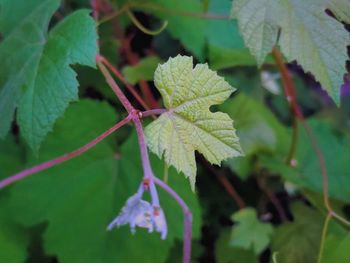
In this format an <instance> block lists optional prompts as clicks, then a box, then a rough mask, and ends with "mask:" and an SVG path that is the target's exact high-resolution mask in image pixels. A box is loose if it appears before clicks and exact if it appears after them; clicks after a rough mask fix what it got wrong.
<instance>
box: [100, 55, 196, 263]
mask: <svg viewBox="0 0 350 263" xmlns="http://www.w3.org/2000/svg"><path fill="white" fill-rule="evenodd" d="M98 65H99V67H100V69H101V72H102V74H103V75H104V77H105V78H106V81H107V83H108V84H109V85H110V86H111V88H112V89H113V90H114V92H115V93H116V95H117V96H118V98H119V99H120V100H121V102H122V104H123V105H124V107H125V108H126V109H127V111H128V112H129V116H131V120H132V121H133V123H134V124H135V128H136V132H137V138H138V143H139V146H140V153H141V161H142V167H143V171H144V181H145V182H147V183H148V184H149V187H150V191H151V195H152V202H153V204H154V205H157V204H158V206H159V199H158V193H157V191H156V188H155V186H154V183H156V184H157V185H159V186H160V187H161V188H163V189H164V190H165V191H166V192H168V193H169V195H170V196H172V197H173V198H174V199H175V201H176V202H177V203H178V204H179V205H180V206H181V207H182V210H183V213H184V217H185V221H184V247H183V263H189V262H190V259H191V240H192V213H191V211H190V209H189V208H188V206H187V205H186V203H185V202H184V201H183V200H182V199H181V197H180V196H179V195H178V194H177V193H176V192H175V191H174V190H173V189H172V188H171V187H169V186H168V185H167V184H165V183H164V182H162V181H161V180H159V179H158V178H157V177H155V176H154V175H153V171H152V168H151V164H150V160H149V155H148V150H147V145H146V140H145V134H144V131H143V128H142V123H141V120H140V118H142V117H143V116H144V115H147V116H149V115H152V114H155V113H163V112H164V111H166V110H165V109H155V110H151V111H146V112H140V111H138V110H136V109H135V108H134V107H133V106H132V105H131V103H130V102H129V101H128V99H127V98H126V97H125V95H124V94H123V93H122V91H121V89H120V88H119V86H118V84H117V83H116V82H115V81H114V79H113V78H112V76H111V75H110V74H109V72H108V70H107V69H106V68H105V67H104V65H103V63H102V62H100V61H99V64H98Z"/></svg>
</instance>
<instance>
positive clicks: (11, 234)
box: [0, 200, 28, 263]
mask: <svg viewBox="0 0 350 263" xmlns="http://www.w3.org/2000/svg"><path fill="white" fill-rule="evenodd" d="M1 201H2V200H0V206H1ZM6 213H8V211H6V209H5V210H4V209H3V208H2V209H1V213H0V225H1V228H0V247H1V249H0V262H6V263H22V262H24V261H25V259H26V258H27V245H28V236H27V232H26V231H24V230H23V229H22V228H21V227H18V226H17V225H16V224H15V223H13V222H11V220H9V219H8V218H6Z"/></svg>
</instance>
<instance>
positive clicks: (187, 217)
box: [153, 177, 192, 263]
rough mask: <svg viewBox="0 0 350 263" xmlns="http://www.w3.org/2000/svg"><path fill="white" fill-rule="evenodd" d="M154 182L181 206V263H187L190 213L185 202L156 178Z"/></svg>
mask: <svg viewBox="0 0 350 263" xmlns="http://www.w3.org/2000/svg"><path fill="white" fill-rule="evenodd" d="M153 180H154V182H155V183H156V184H157V185H158V186H159V187H161V188H163V189H164V190H165V191H166V192H167V193H168V194H169V195H171V197H172V198H174V200H175V201H176V202H177V203H178V204H179V205H180V206H181V208H182V211H183V213H184V237H183V239H184V240H183V242H184V244H183V256H182V262H183V263H189V262H190V261H191V240H192V213H191V210H190V209H189V207H188V206H187V205H186V203H185V201H184V200H182V198H181V197H180V196H179V195H178V194H177V193H176V192H175V191H174V190H173V189H172V188H170V186H169V185H167V184H166V183H164V182H163V181H162V180H160V179H159V178H157V177H153Z"/></svg>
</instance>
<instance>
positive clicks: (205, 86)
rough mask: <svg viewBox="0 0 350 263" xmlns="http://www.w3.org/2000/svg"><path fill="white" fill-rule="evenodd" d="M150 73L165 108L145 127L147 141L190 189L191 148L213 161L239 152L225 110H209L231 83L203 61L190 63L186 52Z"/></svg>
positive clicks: (193, 164) (193, 167)
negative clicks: (195, 64) (178, 173)
mask: <svg viewBox="0 0 350 263" xmlns="http://www.w3.org/2000/svg"><path fill="white" fill-rule="evenodd" d="M154 79H155V85H156V87H157V89H158V90H159V92H160V93H161V95H162V97H163V101H164V105H165V107H166V109H168V111H167V112H166V113H163V114H162V115H161V116H160V117H159V118H158V119H157V120H155V121H154V122H152V123H151V124H150V125H149V126H148V127H147V129H146V136H147V140H148V146H149V148H150V149H151V151H152V152H154V153H156V154H157V155H158V156H159V158H161V157H162V156H163V154H164V159H165V161H166V162H167V163H168V164H169V165H173V166H174V167H175V168H176V169H177V170H178V171H181V172H183V173H184V174H185V176H186V177H189V178H190V182H191V187H192V189H193V190H194V187H195V181H196V170H197V168H196V160H195V156H194V151H195V150H197V151H198V152H200V153H201V154H203V155H204V157H205V158H206V159H207V160H208V161H209V162H210V163H213V164H220V162H221V161H222V160H225V159H227V158H229V157H235V156H239V155H241V154H242V151H241V148H240V145H239V142H238V137H237V136H236V135H235V129H234V128H233V125H232V120H231V119H230V118H229V116H228V115H227V114H224V113H221V112H215V113H212V112H210V111H209V107H210V106H211V105H216V104H220V103H222V102H223V101H224V100H225V99H226V98H227V97H228V96H229V95H230V94H231V93H232V92H233V91H234V89H233V88H232V87H231V86H230V85H229V84H228V83H227V82H226V81H225V80H224V79H223V78H222V77H219V76H218V75H217V74H216V73H215V72H214V71H211V70H210V69H209V68H208V66H207V65H206V64H198V65H197V66H196V67H195V68H193V62H192V58H190V57H185V56H177V57H175V58H171V59H169V60H168V61H167V62H166V63H165V64H162V65H160V66H159V67H158V68H157V70H156V72H155V76H154Z"/></svg>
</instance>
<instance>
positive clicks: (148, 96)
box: [111, 6, 159, 108]
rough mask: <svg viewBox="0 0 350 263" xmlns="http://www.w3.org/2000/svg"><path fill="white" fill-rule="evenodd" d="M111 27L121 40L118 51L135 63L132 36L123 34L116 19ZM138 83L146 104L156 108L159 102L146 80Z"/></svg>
mask: <svg viewBox="0 0 350 263" xmlns="http://www.w3.org/2000/svg"><path fill="white" fill-rule="evenodd" d="M111 8H112V9H113V7H112V6H111ZM127 9H128V7H127V8H126V9H125V11H126V10H127ZM113 27H114V31H115V33H116V35H117V37H118V39H120V42H121V47H120V52H121V53H122V54H124V55H125V58H126V60H127V62H128V63H129V64H130V65H136V64H137V63H138V62H139V57H138V55H137V54H136V53H134V52H133V51H132V50H131V45H130V41H131V39H132V38H131V37H126V36H125V34H124V32H123V30H122V29H121V28H120V26H119V24H118V23H117V21H116V20H114V21H113ZM139 85H140V87H141V92H142V94H143V96H144V98H145V101H146V102H147V104H148V105H149V106H150V107H151V108H158V107H159V104H158V102H157V100H156V99H155V98H154V96H153V94H152V91H151V89H150V87H149V85H148V83H147V81H145V80H140V81H139Z"/></svg>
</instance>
